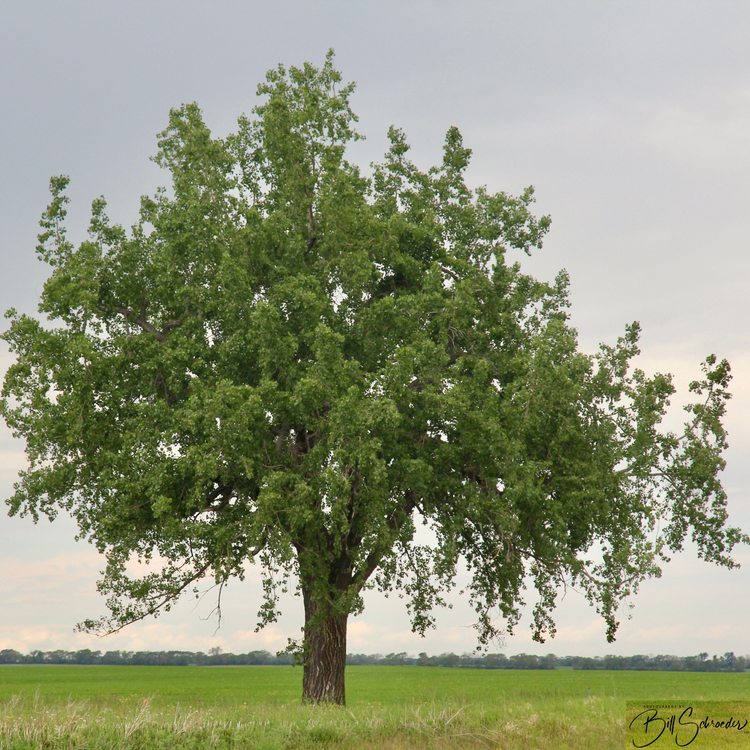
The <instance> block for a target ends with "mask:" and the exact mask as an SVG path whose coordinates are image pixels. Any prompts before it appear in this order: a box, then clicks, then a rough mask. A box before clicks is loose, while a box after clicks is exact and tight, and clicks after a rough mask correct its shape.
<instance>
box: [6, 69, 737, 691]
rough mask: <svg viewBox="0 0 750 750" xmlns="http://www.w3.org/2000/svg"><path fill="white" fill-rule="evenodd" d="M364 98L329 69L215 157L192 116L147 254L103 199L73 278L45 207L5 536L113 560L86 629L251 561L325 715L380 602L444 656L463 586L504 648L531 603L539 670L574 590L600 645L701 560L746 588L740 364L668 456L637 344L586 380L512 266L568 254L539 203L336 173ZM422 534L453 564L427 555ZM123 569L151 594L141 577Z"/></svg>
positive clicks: (10, 395)
mask: <svg viewBox="0 0 750 750" xmlns="http://www.w3.org/2000/svg"><path fill="white" fill-rule="evenodd" d="M353 90H354V86H353V85H352V84H349V85H342V79H341V75H340V74H339V72H338V71H337V70H336V69H335V68H334V66H333V60H332V55H331V54H329V56H328V57H327V59H326V61H325V63H324V65H323V66H322V67H320V68H316V67H314V66H312V65H310V64H305V65H304V66H303V67H302V68H295V67H292V68H289V69H288V70H287V69H285V68H284V67H281V66H279V67H278V68H276V69H274V70H271V71H270V72H269V73H268V74H267V78H266V81H265V83H263V84H261V85H260V86H259V89H258V94H259V95H260V97H261V103H260V104H259V105H258V106H256V107H255V109H254V110H253V115H252V117H244V116H243V117H241V118H240V120H239V124H238V129H237V132H236V133H234V134H232V135H230V136H228V137H226V138H223V139H222V138H215V137H213V136H212V135H211V133H210V131H209V129H208V128H207V127H206V125H205V123H204V121H203V118H202V114H201V111H200V109H199V108H198V106H197V105H195V104H188V105H184V106H182V107H180V108H179V109H174V110H172V111H171V112H170V116H169V123H168V126H167V128H166V129H165V130H164V132H163V133H161V134H160V140H159V148H158V153H157V156H156V157H155V161H156V163H157V164H159V165H160V166H161V167H163V168H164V169H166V170H167V171H168V172H169V173H170V175H171V187H170V188H168V189H161V190H159V191H158V192H157V193H156V194H155V195H154V196H152V197H143V198H142V199H141V208H140V215H139V217H138V219H137V221H136V222H135V224H134V225H133V226H132V228H131V229H130V230H129V231H127V230H125V229H124V228H122V227H121V226H119V225H114V224H112V223H111V222H110V221H109V219H108V218H107V215H106V204H105V201H104V199H103V198H99V199H97V200H95V201H94V202H93V206H92V214H91V224H90V230H89V238H88V239H87V240H85V241H84V242H81V243H80V244H79V245H78V246H77V247H76V246H74V244H73V243H71V242H70V241H69V240H68V238H67V236H66V232H65V226H64V219H65V216H66V204H67V202H68V199H67V197H66V196H65V189H66V186H67V184H68V178H67V177H62V176H61V177H55V178H53V179H52V180H51V191H52V202H51V203H50V205H49V207H48V208H47V210H46V212H45V213H44V215H43V217H42V221H41V226H42V234H41V235H40V244H39V246H38V248H37V251H38V254H39V256H40V258H41V259H42V260H44V261H45V262H46V263H48V264H49V266H50V267H51V273H50V276H49V279H48V281H47V283H46V285H45V287H44V291H43V293H42V296H41V301H40V304H39V313H40V316H39V317H38V318H35V317H32V316H27V315H20V314H17V313H16V312H15V311H9V313H8V316H9V317H10V320H11V323H10V328H9V330H8V331H7V332H6V333H5V334H4V335H3V338H4V339H5V341H7V342H8V344H9V345H10V348H11V350H12V351H13V352H14V353H15V355H16V357H17V361H16V363H15V364H14V365H13V366H12V367H11V368H10V369H9V371H8V373H7V376H6V379H5V384H4V389H3V396H4V399H5V400H4V402H3V406H2V410H3V415H4V417H5V419H6V421H7V423H8V425H9V426H10V427H11V428H12V430H13V431H14V434H15V435H16V436H19V437H22V438H23V439H24V440H25V441H26V451H27V455H28V459H29V468H28V469H27V470H25V471H23V472H21V475H20V478H19V481H18V483H17V484H16V488H15V494H14V495H13V497H12V498H11V499H10V500H9V505H10V513H11V514H15V513H21V514H30V515H32V516H33V517H34V519H37V518H38V517H39V516H40V515H47V516H50V517H54V516H55V514H56V513H57V512H58V510H59V509H65V510H66V511H68V512H69V513H71V514H72V516H73V517H74V518H75V519H76V520H77V522H78V525H79V527H80V533H81V535H82V536H83V537H84V538H87V539H89V540H91V541H92V542H93V543H94V544H96V546H97V548H98V549H99V550H100V551H101V552H103V553H104V554H105V555H106V558H107V567H106V570H105V571H104V574H103V578H102V580H101V581H100V583H99V588H100V590H101V591H102V592H103V593H104V594H106V595H108V599H107V606H108V609H109V613H110V614H109V616H108V617H106V618H104V619H102V620H97V621H92V620H87V621H86V622H85V623H83V626H84V627H85V628H87V629H92V630H105V631H106V630H113V629H118V628H120V627H122V626H124V625H126V624H127V623H130V622H133V621H136V620H139V619H141V618H144V617H146V616H149V615H156V614H158V613H159V612H160V611H162V610H168V609H169V607H170V605H171V604H172V603H173V602H174V601H175V600H176V599H177V598H178V597H179V596H180V595H181V594H183V593H185V592H190V591H192V590H193V587H194V586H195V585H196V584H197V583H199V582H200V581H201V580H203V579H205V578H206V577H211V578H213V579H214V580H215V581H216V583H218V584H224V583H225V582H227V581H229V580H230V579H231V578H233V577H239V578H242V577H243V575H244V574H245V571H246V569H247V566H248V565H249V564H250V563H252V562H256V563H257V564H258V565H259V566H260V568H261V569H262V570H263V571H264V581H265V583H264V593H265V598H264V604H263V606H262V607H261V610H260V612H259V625H260V626H263V625H265V624H268V623H270V622H273V621H274V620H275V618H276V617H277V614H278V613H277V601H278V597H277V590H278V588H277V587H278V586H285V585H287V584H288V582H289V581H290V580H291V581H292V584H291V585H296V586H297V590H298V592H299V593H301V595H302V596H303V599H304V604H305V628H304V644H303V646H304V647H303V649H302V659H303V661H304V664H305V667H304V678H303V682H304V687H303V690H304V697H305V698H306V699H307V700H310V701H330V702H343V701H344V660H345V655H346V622H347V616H348V615H349V614H351V613H357V612H359V611H361V609H362V606H363V604H362V593H363V591H364V590H365V589H366V588H368V587H373V586H374V587H378V588H379V589H382V590H392V589H398V590H400V591H402V592H403V593H404V594H405V595H406V599H407V602H408V604H407V606H408V608H409V611H410V614H411V616H412V620H413V626H414V629H415V630H416V631H418V632H424V631H425V629H427V628H429V627H430V626H431V625H432V624H433V614H432V613H433V611H434V609H435V607H436V606H438V605H440V604H441V602H442V599H441V597H442V595H443V593H444V592H445V591H446V590H447V589H449V588H450V587H451V586H452V584H453V580H454V578H455V574H456V568H457V565H459V564H462V565H465V566H466V568H467V569H468V573H469V576H470V583H469V585H468V588H467V594H468V596H469V598H470V600H471V602H472V605H473V606H474V608H475V610H476V613H477V625H476V627H477V634H478V638H479V642H480V644H487V643H488V642H489V640H490V639H491V638H493V637H494V636H497V635H498V633H499V632H500V630H501V629H506V630H507V631H512V629H513V627H514V626H515V625H516V623H517V620H518V618H519V613H520V607H521V606H522V604H523V603H524V589H525V582H526V581H528V580H532V581H533V585H534V587H535V588H536V604H535V607H534V610H533V622H532V627H533V630H534V636H535V638H537V639H540V640H541V639H543V638H545V637H547V636H551V635H554V632H555V626H554V621H553V619H552V610H553V608H554V605H555V600H556V596H557V595H558V592H559V591H560V589H561V586H563V585H574V586H577V587H580V588H581V589H582V590H583V591H584V592H585V594H586V596H587V597H588V598H589V600H590V601H591V603H592V604H593V605H594V606H595V607H596V608H597V610H598V611H599V612H600V613H601V615H602V616H603V617H604V619H605V620H606V623H607V637H608V639H609V640H612V639H613V638H614V636H615V632H616V629H617V626H618V620H617V611H618V606H619V604H620V603H621V602H622V601H623V599H624V598H626V597H628V596H630V595H631V594H632V593H634V592H635V591H636V590H637V588H638V584H639V583H640V582H641V581H643V580H644V579H646V578H648V577H652V576H658V575H659V572H660V567H659V566H660V564H661V562H662V561H664V560H665V559H667V555H668V553H669V552H670V551H675V550H679V549H681V548H682V545H683V542H684V541H685V539H686V538H692V539H693V540H694V542H695V543H696V544H697V549H698V554H699V555H700V556H701V557H703V558H704V559H706V560H708V561H711V562H714V563H718V564H720V565H724V566H727V567H732V566H734V565H735V563H734V562H733V560H732V559H731V557H730V553H731V550H732V548H733V546H734V545H736V544H737V543H739V542H747V541H748V539H747V537H746V536H745V535H744V534H742V533H741V532H740V531H739V530H738V529H736V528H732V527H729V526H728V525H727V523H726V522H727V512H726V495H725V493H724V491H723V489H722V486H721V483H720V480H719V473H720V471H721V469H722V468H723V466H724V461H723V459H722V457H721V453H722V451H723V450H724V449H725V448H726V445H727V443H726V435H725V432H724V429H723V427H722V424H721V418H722V416H723V414H724V409H725V402H726V400H727V399H728V398H729V394H728V392H727V386H728V382H729V377H730V375H729V365H728V364H727V362H726V361H720V362H719V361H717V359H716V358H715V357H713V356H711V357H709V358H708V359H707V360H706V362H705V363H704V365H703V374H702V376H701V378H700V379H699V380H697V381H696V382H694V383H693V384H692V385H691V387H690V388H691V391H692V392H693V394H694V396H695V400H696V402H695V404H693V405H690V406H689V407H687V410H688V421H687V423H686V425H685V430H684V432H683V433H681V434H679V435H678V434H674V433H672V432H669V431H664V430H662V429H660V422H661V420H662V418H663V416H664V414H665V410H666V408H667V405H668V403H669V398H670V396H672V394H673V393H674V387H673V385H672V382H671V378H670V376H669V375H663V374H656V375H654V376H653V377H648V376H646V374H644V372H642V371H641V370H639V369H637V368H634V367H632V365H631V360H632V359H633V357H634V356H635V355H637V354H638V348H637V339H638V332H639V328H638V325H637V324H633V325H631V326H629V327H627V328H626V330H625V333H624V335H623V336H622V337H621V338H620V339H619V340H618V341H617V342H616V343H615V344H614V345H602V346H601V348H600V349H599V351H598V352H596V353H595V354H593V355H589V354H585V353H582V352H580V351H579V350H578V346H577V340H576V331H575V330H574V329H573V328H572V327H571V325H570V323H569V320H568V311H567V309H568V295H567V283H568V280H567V277H566V275H565V273H561V274H560V275H559V276H558V277H557V278H556V279H555V280H554V281H553V282H551V283H547V282H542V281H538V280H536V279H534V278H532V277H531V276H529V275H526V274H524V273H523V271H522V269H521V266H520V265H519V263H518V262H517V261H513V256H514V255H517V256H520V255H521V253H523V252H526V253H528V252H530V250H531V249H533V248H539V247H541V244H542V239H543V237H544V235H545V233H546V232H547V230H548V227H549V223H550V220H549V218H548V217H542V218H536V217H535V216H534V215H533V214H532V213H531V204H532V203H533V200H534V198H533V190H532V189H531V188H529V189H527V190H525V191H524V192H523V193H522V194H521V195H520V196H517V197H514V196H511V195H507V194H505V193H496V194H495V193H490V192H488V191H487V190H486V189H485V188H478V189H470V188H469V187H468V186H467V185H466V182H465V179H464V173H465V170H466V167H467V165H468V163H469V157H470V154H471V152H470V151H469V149H467V148H465V147H464V145H463V142H462V138H461V135H460V134H459V132H458V130H456V129H455V128H451V129H450V130H449V131H448V133H447V135H446V138H445V144H444V149H443V159H442V163H440V164H439V165H438V166H436V167H434V168H431V169H429V170H427V171H421V170H420V169H419V168H417V166H415V164H413V163H412V162H411V161H410V159H409V154H408V152H409V146H408V144H407V141H406V138H405V136H404V134H403V133H402V132H401V131H400V130H398V129H395V128H392V129H391V130H390V131H389V134H388V135H389V139H390V148H389V149H388V151H387V153H386V154H385V157H384V159H383V161H382V162H381V163H378V164H374V165H372V170H371V173H368V174H365V173H363V172H362V171H361V170H360V169H359V168H358V167H357V166H356V165H354V164H352V163H350V162H349V161H347V159H346V147H347V144H349V143H351V142H352V141H354V140H356V139H358V138H359V137H360V136H359V135H358V134H357V133H356V131H355V129H354V128H355V123H356V121H357V118H356V116H355V115H354V114H353V112H352V110H351V109H350V103H349V102H350V97H351V95H352V93H353ZM519 251H520V252H519ZM422 522H424V523H427V524H428V525H429V526H430V527H431V528H432V529H433V531H434V536H435V543H434V544H417V543H416V542H415V541H414V536H415V530H416V527H417V525H418V524H420V523H422ZM134 557H135V558H140V559H143V560H147V561H151V562H152V564H154V565H156V568H157V569H156V570H155V571H154V570H152V572H148V573H147V574H145V575H144V576H142V577H133V576H132V575H131V574H130V573H129V572H128V567H127V566H128V563H129V561H130V560H131V559H132V558H134ZM289 576H293V578H292V579H290V578H289ZM498 614H499V615H500V616H501V620H498V619H497V615H498Z"/></svg>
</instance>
